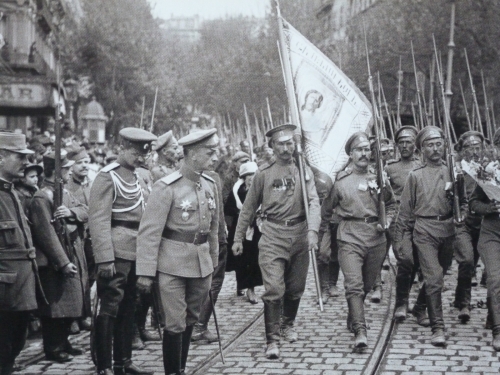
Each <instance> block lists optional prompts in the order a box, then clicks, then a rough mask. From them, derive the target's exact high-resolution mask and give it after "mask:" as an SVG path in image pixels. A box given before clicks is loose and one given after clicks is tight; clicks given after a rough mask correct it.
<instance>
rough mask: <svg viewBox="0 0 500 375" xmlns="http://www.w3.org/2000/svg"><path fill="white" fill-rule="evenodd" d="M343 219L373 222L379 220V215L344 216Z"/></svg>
mask: <svg viewBox="0 0 500 375" xmlns="http://www.w3.org/2000/svg"><path fill="white" fill-rule="evenodd" d="M342 220H345V221H358V222H361V223H367V224H371V223H376V222H377V221H378V217H377V216H368V217H343V218H342Z"/></svg>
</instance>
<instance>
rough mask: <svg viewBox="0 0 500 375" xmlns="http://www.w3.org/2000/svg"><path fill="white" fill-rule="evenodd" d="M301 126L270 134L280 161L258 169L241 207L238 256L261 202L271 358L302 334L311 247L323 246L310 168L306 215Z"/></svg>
mask: <svg viewBox="0 0 500 375" xmlns="http://www.w3.org/2000/svg"><path fill="white" fill-rule="evenodd" d="M295 129H296V126H295V125H290V124H286V125H280V126H277V127H275V128H273V129H271V130H269V131H268V132H267V133H266V136H267V137H269V138H270V141H269V142H270V146H271V147H272V149H273V151H274V155H275V160H274V161H273V162H272V163H270V164H264V165H262V166H261V167H259V170H258V171H257V173H256V174H255V177H254V180H253V182H252V185H251V187H250V190H249V191H248V193H247V196H246V199H245V202H244V204H243V207H242V209H241V213H240V216H239V219H238V225H237V227H236V233H235V236H234V244H233V247H232V250H233V253H234V254H235V255H239V254H241V253H242V252H243V239H244V238H245V236H246V231H247V228H248V227H249V226H250V225H251V224H252V223H253V220H254V218H255V214H256V212H257V209H258V208H259V206H261V212H262V219H263V223H262V230H261V232H262V237H261V239H260V241H259V266H260V269H261V271H262V281H263V283H264V289H265V292H264V294H263V296H262V299H263V301H264V320H265V329H266V340H267V349H266V356H267V358H270V359H276V358H279V355H280V350H279V342H280V338H281V336H282V337H283V338H284V339H285V340H286V341H288V342H294V341H297V339H298V335H297V333H296V331H295V329H294V326H293V325H294V322H295V317H296V315H297V311H298V308H299V304H300V298H301V297H302V294H303V293H304V289H305V283H306V278H307V269H308V267H309V254H308V250H309V251H315V250H316V249H317V243H318V230H319V225H320V206H319V198H318V194H317V192H316V186H315V184H314V175H313V173H312V171H311V169H310V168H306V173H305V174H306V175H305V180H306V189H307V196H308V199H309V201H308V204H309V222H307V220H306V208H305V207H304V199H303V194H302V186H301V184H300V175H299V168H298V166H297V165H296V163H295V160H294V152H295V141H294V139H293V134H294V131H295ZM280 321H281V327H280ZM280 328H281V334H280Z"/></svg>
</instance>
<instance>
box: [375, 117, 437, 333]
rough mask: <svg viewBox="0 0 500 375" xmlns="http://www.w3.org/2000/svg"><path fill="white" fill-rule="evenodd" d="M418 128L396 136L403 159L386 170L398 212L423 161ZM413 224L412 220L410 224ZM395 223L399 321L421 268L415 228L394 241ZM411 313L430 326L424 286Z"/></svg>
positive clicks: (391, 230)
mask: <svg viewBox="0 0 500 375" xmlns="http://www.w3.org/2000/svg"><path fill="white" fill-rule="evenodd" d="M417 133H418V130H417V128H415V127H414V126H408V125H406V126H402V127H401V128H399V129H398V130H397V131H396V134H395V135H394V136H395V138H396V143H397V146H398V148H399V154H400V155H401V158H400V159H399V160H391V161H388V162H387V165H386V167H385V172H386V173H387V177H388V179H389V182H390V183H391V187H392V190H393V192H394V196H395V198H396V203H397V205H396V212H398V211H399V205H400V203H401V193H402V192H403V188H404V186H405V183H406V180H407V178H408V175H409V174H410V171H412V170H413V169H415V168H417V167H418V166H420V161H419V160H418V158H417V157H416V156H415V138H416V136H417ZM409 224H411V223H409ZM395 227H396V222H392V223H391V226H390V227H389V231H388V237H389V238H388V239H389V241H390V242H392V244H393V251H394V255H395V256H396V260H397V265H398V270H397V273H396V304H395V312H394V317H395V318H396V320H398V321H400V322H401V321H403V320H405V319H406V314H407V311H408V298H409V295H410V290H411V286H412V284H413V280H414V279H415V275H416V273H417V270H418V268H419V262H418V255H417V249H416V248H415V246H414V245H413V239H412V228H409V230H408V231H405V232H404V233H403V236H402V239H401V241H399V242H398V243H395V242H394V230H395ZM412 314H413V315H414V316H415V317H416V318H417V322H418V324H420V325H423V326H425V327H428V326H429V319H427V313H426V304H425V286H423V287H422V288H421V289H420V291H419V294H418V297H417V301H416V302H415V305H414V306H413V309H412Z"/></svg>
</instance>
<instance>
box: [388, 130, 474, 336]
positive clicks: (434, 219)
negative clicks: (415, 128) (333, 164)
mask: <svg viewBox="0 0 500 375" xmlns="http://www.w3.org/2000/svg"><path fill="white" fill-rule="evenodd" d="M416 146H417V148H418V149H419V150H421V151H422V155H423V158H424V160H423V165H422V166H421V167H418V168H416V169H414V170H413V171H411V172H410V174H409V175H408V179H407V181H406V184H405V187H404V189H403V193H402V195H401V205H400V209H399V216H398V222H397V224H396V230H395V242H398V241H401V239H402V234H403V233H404V232H410V231H412V230H413V243H414V244H415V247H416V248H417V252H418V259H419V261H420V267H421V269H422V273H423V275H424V283H425V292H426V302H427V309H428V313H429V320H430V324H431V328H432V338H431V344H432V345H434V346H444V345H446V338H445V335H444V328H445V326H444V320H443V304H442V298H441V291H442V289H443V277H444V273H445V272H446V270H447V268H448V266H449V265H450V263H451V257H452V256H453V240H454V238H455V223H454V219H453V196H452V193H453V182H452V181H451V179H450V173H449V170H448V168H453V167H454V166H446V165H445V163H444V161H443V159H442V157H443V155H444V147H445V139H444V136H443V132H442V130H441V129H440V128H438V127H435V126H427V127H425V128H423V129H422V130H421V131H420V132H419V133H418V135H417V138H416ZM459 199H460V204H461V207H460V208H461V212H460V215H461V216H462V217H463V216H464V214H465V212H466V209H467V204H466V198H465V195H464V194H463V193H462V192H461V194H460V197H459ZM412 219H414V220H415V222H414V224H412ZM402 250H406V251H409V248H408V247H405V249H402Z"/></svg>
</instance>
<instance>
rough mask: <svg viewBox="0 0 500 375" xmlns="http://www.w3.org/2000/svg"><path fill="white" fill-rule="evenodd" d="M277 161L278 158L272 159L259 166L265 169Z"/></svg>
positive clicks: (260, 168)
mask: <svg viewBox="0 0 500 375" xmlns="http://www.w3.org/2000/svg"><path fill="white" fill-rule="evenodd" d="M275 162H276V160H274V159H273V160H271V161H270V162H268V163H264V164H262V165H261V166H260V167H259V170H261V171H263V170H264V169H267V168H269V167H271V165H273V164H274V163H275Z"/></svg>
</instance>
